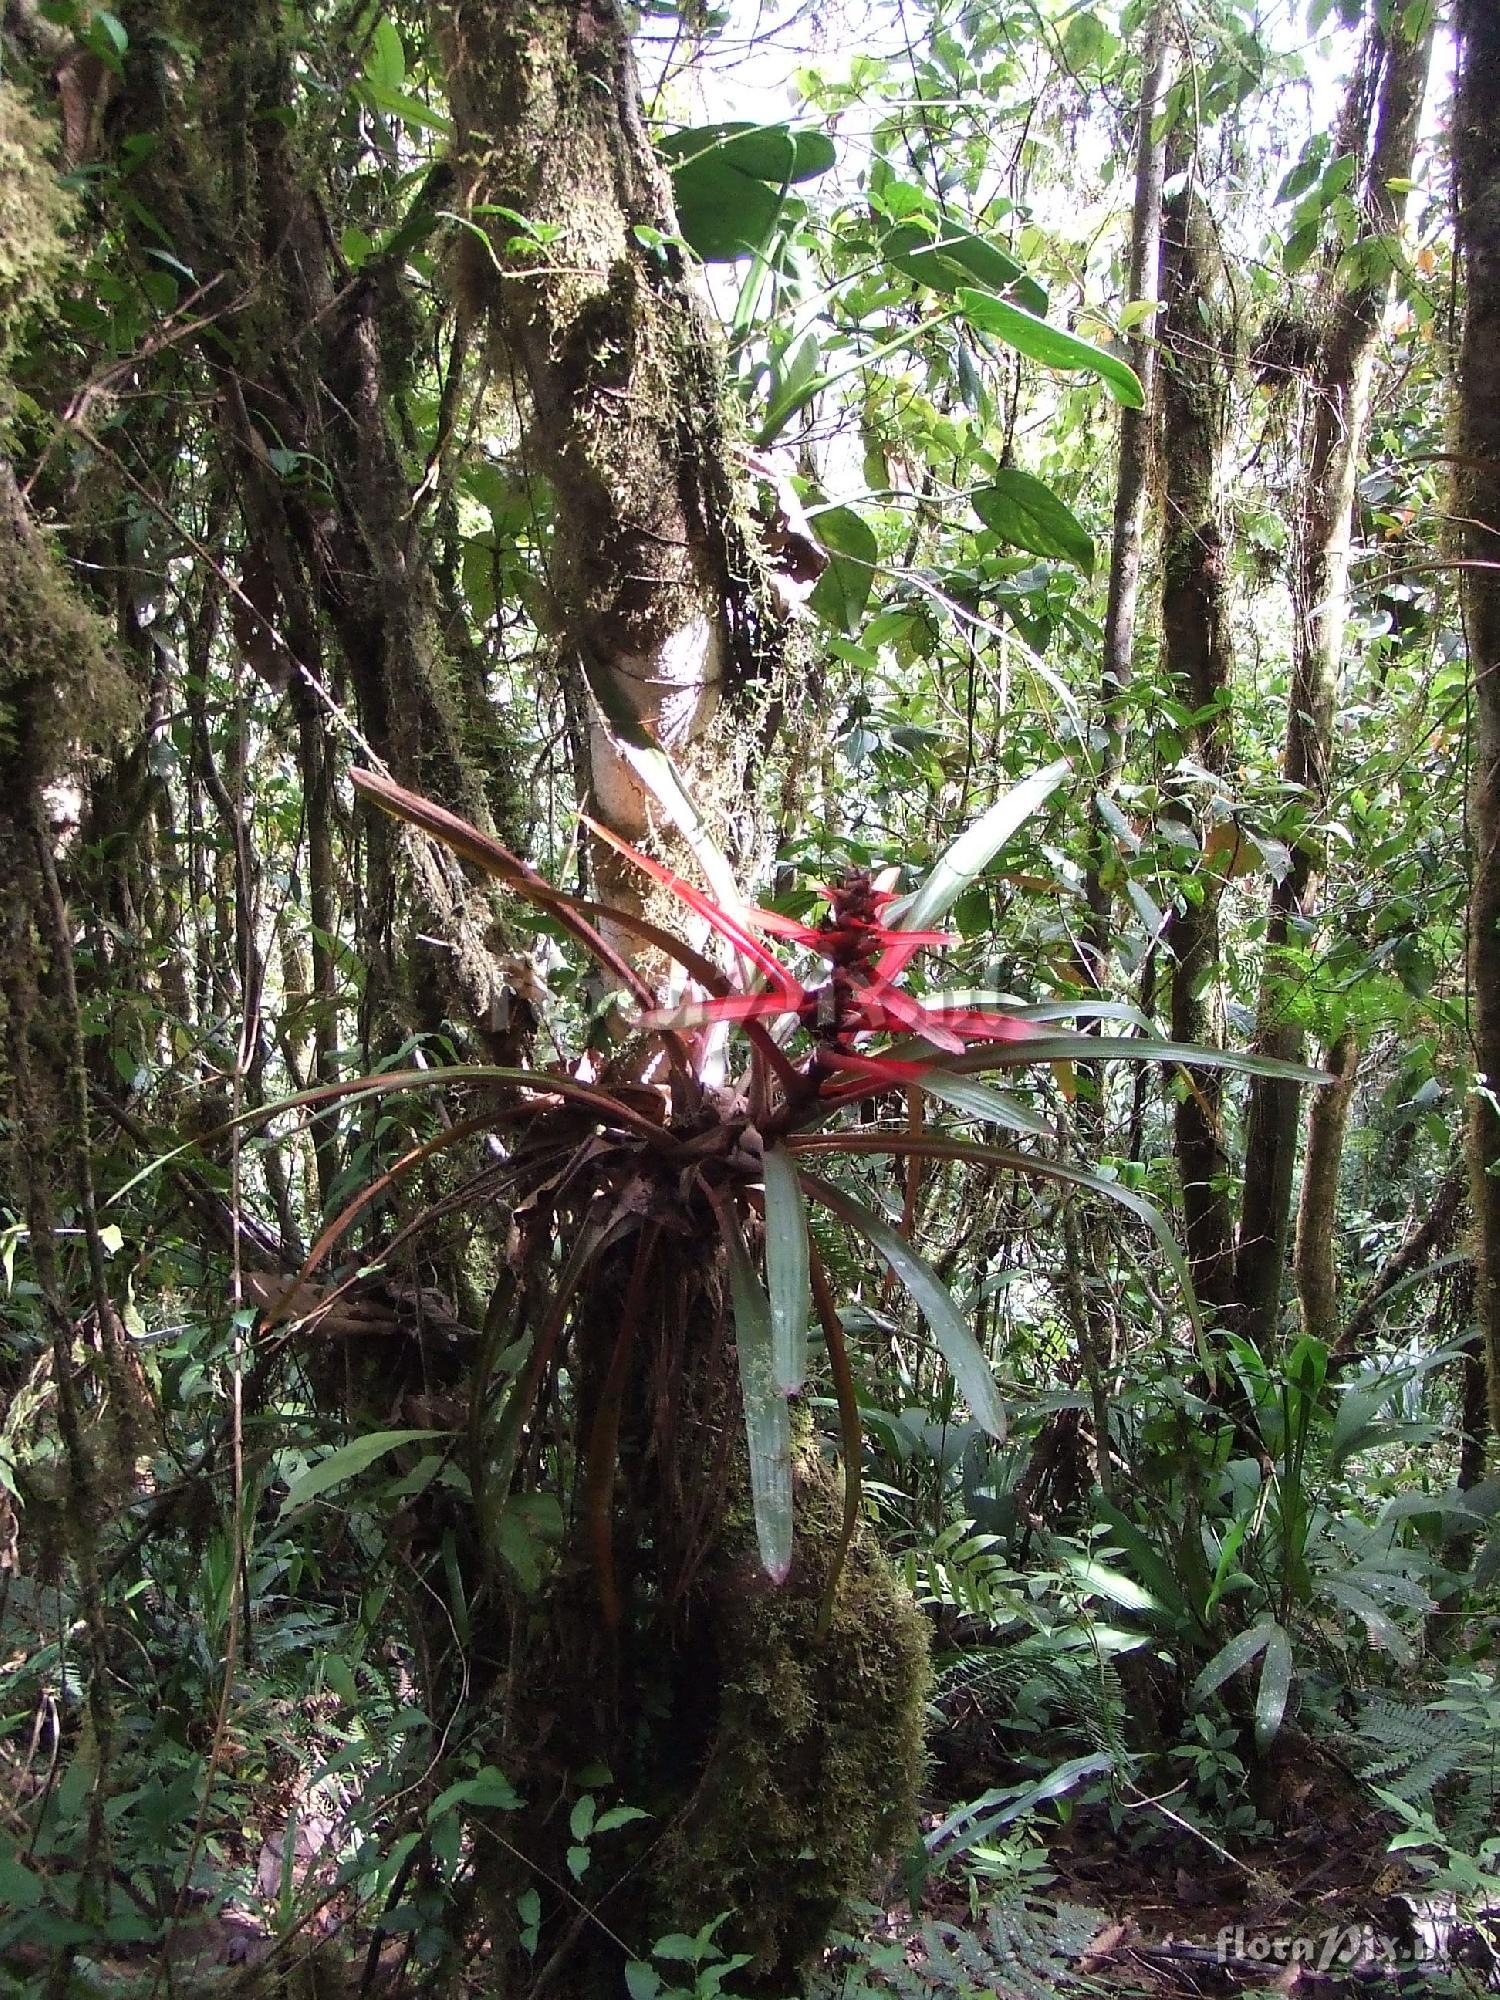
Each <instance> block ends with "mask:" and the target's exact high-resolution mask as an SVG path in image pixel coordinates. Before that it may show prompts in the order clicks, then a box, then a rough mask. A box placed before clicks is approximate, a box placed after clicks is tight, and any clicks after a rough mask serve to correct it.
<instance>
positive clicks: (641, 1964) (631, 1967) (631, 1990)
mask: <svg viewBox="0 0 1500 2000" xmlns="http://www.w3.org/2000/svg"><path fill="white" fill-rule="evenodd" d="M625 1990H626V1992H627V1993H628V1994H629V1995H630V2000H657V1995H658V1994H659V1993H660V1992H661V1974H660V1973H659V1972H658V1971H657V1969H656V1967H655V1966H654V1965H647V1963H646V1961H645V1960H644V1959H643V1958H632V1959H630V1960H629V1961H628V1962H627V1964H626V1967H625Z"/></svg>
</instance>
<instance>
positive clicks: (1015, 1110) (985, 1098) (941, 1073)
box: [914, 1063, 1052, 1139]
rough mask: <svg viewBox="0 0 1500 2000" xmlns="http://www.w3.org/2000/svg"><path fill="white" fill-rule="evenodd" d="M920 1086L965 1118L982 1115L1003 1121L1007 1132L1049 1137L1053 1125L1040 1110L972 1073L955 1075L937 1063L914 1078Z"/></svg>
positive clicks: (987, 1119) (989, 1121)
mask: <svg viewBox="0 0 1500 2000" xmlns="http://www.w3.org/2000/svg"><path fill="white" fill-rule="evenodd" d="M914 1082H915V1083H916V1087H917V1089H918V1090H925V1091H926V1092H927V1093H928V1095H929V1096H931V1097H938V1098H941V1099H942V1101H943V1103H944V1104H949V1105H951V1106H952V1107H953V1109H954V1110H955V1111H961V1112H963V1114H964V1116H965V1117H966V1118H981V1119H983V1120H984V1121H985V1123H986V1124H989V1125H1001V1126H1003V1127H1004V1128H1005V1130H1006V1131H1007V1132H1029V1133H1031V1134H1032V1136H1033V1137H1035V1138H1038V1139H1050V1138H1051V1137H1052V1127H1051V1126H1050V1125H1049V1124H1048V1123H1047V1121H1046V1119H1045V1118H1044V1117H1043V1116H1042V1114H1041V1112H1040V1111H1037V1110H1034V1109H1033V1107H1032V1106H1031V1105H1029V1104H1023V1103H1022V1102H1021V1100H1020V1099H1019V1098H1017V1097H1011V1096H1009V1095H1007V1093H1006V1092H1005V1091H1003V1090H996V1089H995V1087H994V1085H993V1084H989V1083H978V1082H976V1081H975V1079H974V1078H973V1077H971V1076H952V1075H950V1074H949V1073H948V1071H946V1070H945V1069H942V1068H940V1067H939V1066H938V1065H937V1064H936V1063H934V1064H932V1065H930V1066H929V1067H928V1068H927V1069H926V1071H925V1072H924V1074H922V1075H921V1076H918V1077H916V1078H915V1079H914Z"/></svg>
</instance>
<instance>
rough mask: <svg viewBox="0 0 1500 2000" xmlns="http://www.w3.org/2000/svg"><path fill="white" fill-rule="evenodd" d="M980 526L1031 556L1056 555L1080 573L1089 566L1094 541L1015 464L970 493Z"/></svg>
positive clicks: (1049, 492) (1051, 495)
mask: <svg viewBox="0 0 1500 2000" xmlns="http://www.w3.org/2000/svg"><path fill="white" fill-rule="evenodd" d="M969 501H970V504H971V505H972V507H973V509H974V512H975V513H976V514H977V515H978V516H979V518H980V520H981V521H983V523H984V525H985V526H986V527H987V528H989V529H990V530H992V532H993V533H995V534H997V535H998V536H999V537H1000V539H1001V540H1002V541H1005V542H1009V543H1010V545H1011V547H1012V548H1017V549H1028V550H1029V551H1030V552H1031V554H1032V555H1034V556H1060V557H1061V558H1062V559H1063V561H1064V562H1074V563H1077V564H1078V567H1079V568H1080V569H1081V570H1082V571H1083V572H1084V574H1085V575H1092V574H1093V568H1094V538H1093V536H1092V535H1091V534H1089V532H1088V530H1087V529H1086V528H1085V527H1084V526H1083V524H1082V523H1081V522H1080V521H1079V520H1078V518H1077V516H1076V515H1075V514H1073V513H1072V511H1071V510H1070V509H1069V508H1067V507H1065V506H1064V505H1063V503H1062V501H1061V500H1059V499H1058V497H1057V495H1056V494H1055V493H1054V492H1053V491H1052V488H1051V487H1050V486H1047V485H1044V484H1043V482H1042V481H1041V480H1040V479H1037V478H1034V477H1033V476H1032V474H1031V473H1029V472H1022V471H1021V470H1020V469H1019V467H1017V466H1013V465H1012V466H1005V467H1003V468H1002V470H1001V471H999V472H997V473H996V474H995V477H994V479H993V480H992V481H991V482H990V484H989V485H988V486H981V487H980V488H979V490H978V491H977V492H975V493H971V494H970V495H969Z"/></svg>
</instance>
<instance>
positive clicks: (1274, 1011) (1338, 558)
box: [1235, 16, 1433, 1346]
mask: <svg viewBox="0 0 1500 2000" xmlns="http://www.w3.org/2000/svg"><path fill="white" fill-rule="evenodd" d="M1384 19H1385V17H1384V16H1379V17H1377V20H1376V23H1375V24H1374V25H1372V27H1371V29H1370V31H1369V32H1370V36H1371V41H1370V63H1371V67H1372V69H1373V71H1374V73H1376V74H1377V75H1378V77H1379V84H1378V90H1377V94H1376V109H1375V126H1374V133H1373V139H1372V141H1371V143H1370V148H1369V159H1368V165H1367V167H1366V170H1365V175H1364V187H1363V207H1364V226H1363V228H1362V230H1361V233H1360V238H1359V243H1358V245H1357V246H1356V253H1357V254H1359V253H1362V256H1363V261H1362V262H1361V263H1360V265H1359V267H1358V271H1357V274H1356V275H1355V276H1354V277H1352V278H1348V279H1345V280H1344V281H1343V282H1342V283H1341V284H1337V285H1336V288H1335V289H1333V291H1332V295H1331V296H1330V297H1329V298H1328V299H1327V300H1326V301H1325V303H1324V306H1323V321H1324V326H1323V332H1322V338H1321V343H1320V351H1319V355H1318V360H1317V364H1316V366H1315V368H1314V371H1313V378H1312V381H1311V384H1310V385H1309V394H1310V396H1311V398H1312V416H1311V438H1310V442H1309V446H1308V455H1307V460H1306V464H1305V468H1304V472H1303V477H1302V485H1301V494H1300V498H1299V502H1298V508H1297V558H1296V570H1295V575H1294V580H1293V595H1294V599H1295V606H1296V630H1295V634H1294V641H1293V658H1292V687H1291V699H1290V703H1289V707H1288V711H1287V729H1286V747H1285V751H1284V754H1283V758H1282V773H1283V776H1284V777H1285V778H1286V780H1287V782H1288V783H1289V784H1291V785H1295V786H1297V787H1298V788H1299V790H1300V793H1301V831H1300V833H1299V835H1298V837H1297V839H1296V840H1295V842H1294V843H1293V845H1292V858H1291V865H1290V867H1289V868H1288V869H1287V872H1286V874H1285V875H1284V876H1283V877H1282V879H1281V880H1280V881H1279V882H1277V883H1276V884H1275V885H1274V887H1273V889H1272V891H1271V896H1270V904H1269V914H1268V921H1267V927H1266V949H1265V961H1264V966H1263V972H1262V981H1261V995H1260V1024H1259V1027H1258V1030H1257V1035H1256V1046H1257V1047H1258V1049H1259V1050H1260V1052H1261V1053H1262V1054H1265V1055H1272V1056H1279V1057H1283V1058H1287V1059H1289V1060H1292V1061H1296V1060H1298V1059H1299V1058H1300V1056H1301V1053H1302V1039H1303V1038H1302V1029H1301V1028H1300V1026H1299V1025H1297V1023H1296V1022H1294V1021H1291V1020H1289V1019H1288V1018H1287V1017H1286V1006H1285V1001H1284V998H1283V995H1282V990H1281V984H1280V980H1281V971H1282V968H1281V965H1280V962H1279V961H1280V955H1281V953H1282V951H1283V950H1284V948H1285V947H1286V945H1287V943H1288V940H1289V939H1290V938H1291V937H1292V935H1293V932H1294V929H1303V928H1305V927H1307V926H1310V925H1312V924H1313V923H1314V922H1315V921H1316V919H1317V914H1318V902H1319V889H1320V887H1321V883H1322V877H1323V872H1324V866H1325V861H1324V838H1323V834H1322V820H1323V817H1324V815H1325V813H1326V812H1327V809H1328V802H1329V796H1330V773H1331V767H1332V762H1333V747H1334V734H1333V725H1334V708H1335V704H1336V701H1337V696H1338V681H1339V673H1340V669H1341V665H1342V659H1343V644H1344V626H1345V622H1346V619H1347V616H1348V598H1349V549H1350V536H1351V532H1352V524H1353V511H1354V491H1355V484H1356V481H1357V478H1358V474H1359V467H1360V463H1361V460H1362V458H1363V456H1364V448H1365V438H1366V434H1367V431H1368V428H1369V417H1370V386H1371V381H1372V377H1373V374H1374V368H1375V357H1376V348H1377V346H1378V344H1379V338H1380V329H1381V326H1382V323H1383V321H1384V318H1385V312H1386V308H1387V305H1388V303H1389V300H1390V296H1391V288H1392V281H1393V271H1394V262H1395V260H1394V258H1393V257H1392V256H1391V255H1390V254H1389V253H1388V251H1387V250H1386V248H1385V247H1384V239H1386V238H1388V237H1390V236H1392V235H1394V234H1395V233H1396V232H1397V231H1398V230H1399V228H1400V226H1401V219H1402V216H1403V215H1404V213H1405V209H1406V194H1405V189H1404V182H1405V180H1406V178H1407V176H1409V174H1410V173H1411V167H1412V158H1413V155H1414V153H1415V150H1416V143H1417V128H1418V123H1419V121H1420V118H1421V112H1422V97H1423V92H1424V91H1425V88H1426V84H1427V71H1428V67H1429V63H1430V60H1431V55H1432V32H1433V31H1432V26H1431V19H1430V17H1429V19H1428V22H1427V25H1426V27H1425V29H1424V31H1423V32H1422V33H1421V34H1420V36H1419V37H1418V38H1417V39H1415V40H1411V39H1408V37H1407V36H1406V34H1405V32H1404V30H1403V28H1402V27H1401V26H1400V25H1395V26H1392V27H1391V28H1389V29H1388V28H1387V27H1385V26H1384V25H1382V24H1381V23H1382V22H1383V20H1384ZM1300 1101H1301V1092H1300V1087H1299V1086H1298V1085H1297V1084H1295V1083H1288V1082H1286V1081H1284V1080H1282V1079H1280V1078H1271V1077H1255V1078H1253V1079H1252V1080H1251V1085H1250V1095H1249V1102H1248V1107H1247V1111H1246V1131H1245V1184H1244V1195H1243V1206H1242V1209H1241V1214H1240V1227H1239V1237H1238V1242H1237V1246H1236V1269H1235V1282H1236V1289H1237V1291H1238V1295H1239V1299H1240V1303H1241V1307H1242V1309H1243V1312H1244V1315H1245V1331H1246V1333H1247V1334H1248V1336H1249V1337H1250V1338H1251V1339H1253V1340H1255V1341H1256V1342H1257V1343H1258V1344H1259V1345H1262V1346H1264V1345H1266V1344H1267V1343H1268V1342H1269V1341H1270V1340H1271V1338H1272V1336H1273V1334H1274V1333H1275V1330H1276V1323H1277V1316H1278V1313H1279V1310H1280V1304H1281V1290H1282V1281H1283V1278H1284V1276H1285V1271H1286V1261H1287V1259H1286V1252H1287V1235H1288V1231H1289V1227H1290V1221H1291V1211H1292V1184H1293V1179H1294V1176H1295V1169H1296V1152H1297V1127H1298V1108H1299V1104H1300Z"/></svg>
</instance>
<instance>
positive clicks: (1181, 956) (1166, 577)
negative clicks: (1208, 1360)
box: [1162, 159, 1234, 1313]
mask: <svg viewBox="0 0 1500 2000" xmlns="http://www.w3.org/2000/svg"><path fill="white" fill-rule="evenodd" d="M1174 167H1175V168H1176V169H1178V170H1180V171H1181V172H1182V174H1183V181H1184V184H1183V186H1182V188H1181V189H1180V190H1179V191H1178V192H1177V193H1175V194H1174V195H1173V196H1172V198H1171V200H1170V202H1169V203H1168V204H1167V213H1166V225H1165V230H1164V235H1163V244H1162V266H1163V272H1162V289H1163V293H1164V297H1165V301H1166V310H1165V312H1164V314H1163V321H1162V343H1163V346H1164V348H1165V351H1166V361H1165V366H1164V368H1163V388H1162V428H1163V433H1164V439H1165V444H1164V449H1163V452H1162V464H1163V475H1162V476H1163V507H1164V511H1165V515H1166V527H1165V531H1164V539H1163V546H1162V656H1163V665H1164V666H1165V668H1166V671H1167V673H1168V674H1169V675H1170V676H1171V679H1172V681H1173V682H1174V683H1175V684H1177V685H1178V686H1180V688H1181V690H1182V693H1181V697H1180V699H1181V700H1182V701H1183V703H1184V705H1185V706H1186V707H1187V708H1188V709H1190V710H1191V711H1192V713H1193V716H1194V718H1195V720H1194V722H1193V725H1192V751H1193V755H1194V756H1195V757H1196V758H1197V760H1198V762H1199V763H1200V764H1202V765H1203V767H1204V769H1205V770H1208V771H1211V772H1213V773H1215V775H1218V774H1220V773H1222V772H1223V771H1224V769H1225V767H1226V764H1227V761H1228V756H1229V719H1230V718H1229V700H1230V688H1231V683H1232V679H1233V673H1234V651H1233V641H1232V639H1231V636H1230V627H1229V608H1228V601H1227V592H1228V581H1229V578H1228V560H1229V551H1228V541H1227V537H1226V534H1225V527H1224V495H1223V483H1222V460H1223V454H1224V445H1225V433H1226V427H1227V424H1228V418H1229V373H1230V371H1229V359H1230V357H1229V355H1228V353H1227V351H1226V348H1227V342H1226V337H1225V336H1224V334H1223V333H1222V332H1221V331H1220V326H1221V320H1222V315H1223V288H1224V282H1225V280H1224V272H1223V268H1222V260H1221V259H1220V257H1219V253H1218V249H1217V246H1216V244H1215V241H1214V237H1213V232H1212V229H1211V227H1210V225H1209V220H1208V217H1207V215H1206V214H1205V213H1204V210H1203V206H1202V204H1201V202H1200V201H1199V200H1198V197H1197V195H1196V193H1195V191H1194V189H1193V185H1192V166H1191V163H1190V161H1189V160H1187V159H1182V160H1174ZM1180 810H1181V811H1182V813H1183V815H1184V817H1185V818H1186V819H1187V820H1188V821H1189V822H1190V823H1191V822H1193V821H1194V819H1195V815H1194V814H1193V812H1192V809H1191V806H1190V805H1189V804H1188V802H1187V801H1186V800H1184V801H1183V802H1182V804H1181V808H1180ZM1210 824H1211V823H1210V822H1209V821H1208V820H1207V819H1206V817H1202V816H1198V817H1197V818H1196V832H1197V835H1198V841H1199V852H1200V855H1201V856H1202V862H1201V866H1200V868H1199V870H1198V872H1197V874H1196V875H1195V876H1194V877H1193V878H1192V880H1191V881H1190V882H1189V884H1188V885H1187V890H1186V893H1185V894H1184V896H1183V900H1182V903H1181V905H1180V907H1178V908H1174V909H1173V911H1172V913H1171V916H1170V918H1169V920H1168V923H1167V931H1166V942H1167V945H1168V947H1169V949H1170V951H1171V954H1172V1007H1171V1020H1172V1038H1173V1040H1174V1041H1179V1042H1201V1041H1205V1040H1208V1039H1210V1038H1211V1027H1210V1020H1209V1010H1208V1007H1207V1006H1206V1004H1205V999H1204V995H1205V993H1206V991H1207V990H1208V988H1209V987H1210V986H1211V985H1212V983H1213V981H1214V980H1215V979H1216V977H1217V975H1218V966H1219V897H1220V890H1221V882H1220V877H1219V875H1218V873H1217V870H1216V867H1215V865H1214V863H1213V861H1212V860H1211V859H1210V857H1209V855H1208V853H1207V837H1208V834H1209V830H1210ZM1222 1095H1223V1083H1222V1076H1221V1073H1220V1072H1219V1071H1217V1070H1206V1069H1200V1070H1190V1071H1189V1072H1188V1085H1187V1088H1186V1089H1185V1090H1183V1091H1182V1092H1181V1093H1180V1094H1179V1096H1178V1098H1177V1101H1176V1104H1175V1106H1174V1110H1173V1125H1174V1133H1175V1143H1176V1152H1177V1171H1178V1178H1179V1181H1180V1183H1181V1187H1182V1212H1183V1235H1184V1239H1185V1245H1186V1249H1187V1254H1188V1263H1189V1266H1190V1268H1191V1270H1192V1273H1193V1282H1194V1284H1195V1286H1196V1287H1197V1290H1198V1294H1199V1297H1200V1298H1201V1299H1202V1300H1203V1301H1204V1303H1205V1304H1206V1305H1210V1306H1212V1307H1214V1308H1216V1309H1217V1310H1218V1311H1219V1312H1220V1313H1226V1312H1228V1310H1229V1309H1230V1307H1231V1304H1232V1298H1233V1290H1234V1268H1233V1267H1234V1249H1233V1235H1232V1228H1231V1222H1230V1216H1229V1203H1228V1195H1227V1192H1226V1182H1225V1176H1226V1174H1227V1171H1228V1161H1227V1158H1226V1155H1225V1148H1224V1136H1223V1129H1222V1114H1221V1103H1222Z"/></svg>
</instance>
